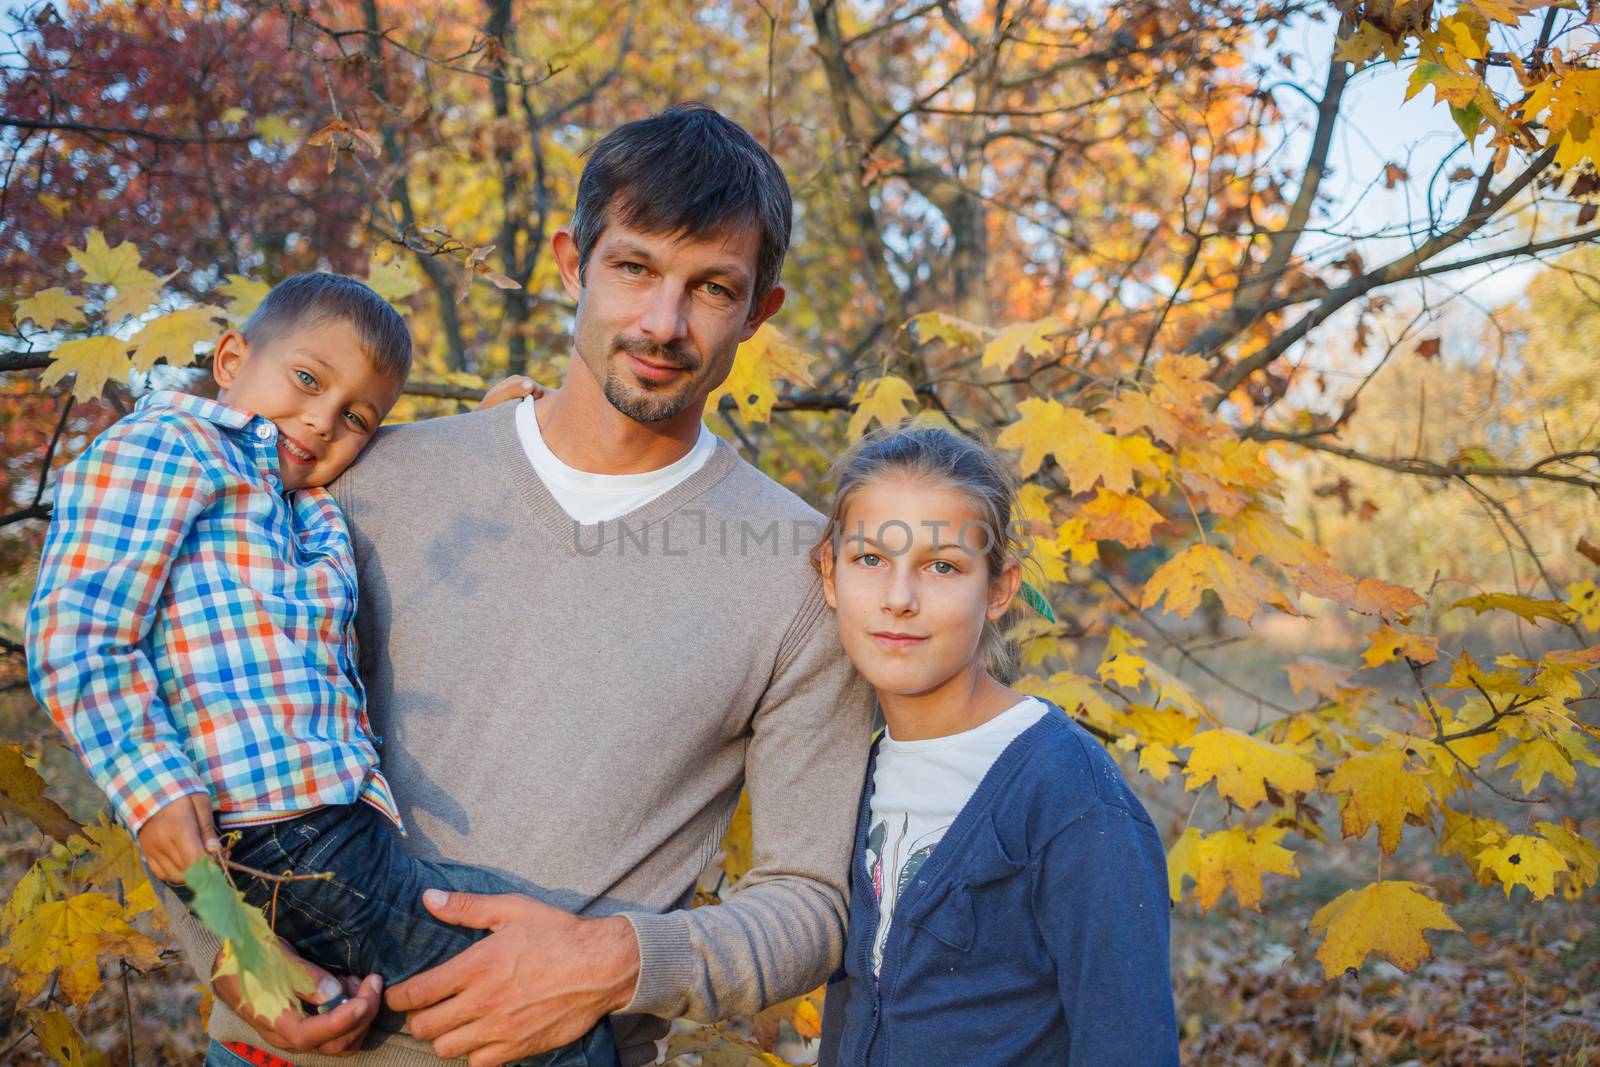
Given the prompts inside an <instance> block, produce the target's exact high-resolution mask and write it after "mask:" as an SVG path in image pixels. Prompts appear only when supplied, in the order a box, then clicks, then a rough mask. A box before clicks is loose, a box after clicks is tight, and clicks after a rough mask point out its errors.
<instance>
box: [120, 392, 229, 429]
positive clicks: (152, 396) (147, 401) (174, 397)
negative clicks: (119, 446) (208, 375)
mask: <svg viewBox="0 0 1600 1067" xmlns="http://www.w3.org/2000/svg"><path fill="white" fill-rule="evenodd" d="M158 407H160V408H177V409H178V410H179V411H182V412H185V413H187V414H189V415H193V416H195V417H196V418H199V419H205V420H206V421H207V422H214V423H216V424H217V425H219V426H224V427H226V428H228V429H230V430H242V429H244V428H245V427H246V426H248V425H250V423H251V422H252V421H253V420H254V419H255V418H256V416H255V414H254V413H253V412H249V411H242V410H240V409H239V408H231V407H229V406H228V405H226V404H224V403H222V402H221V401H219V400H208V399H206V398H205V397H203V396H195V395H194V394H193V393H180V392H178V391H176V390H174V389H160V390H157V391H156V392H154V393H149V394H146V395H145V396H143V397H140V398H139V402H138V403H137V404H136V405H134V409H133V410H135V411H144V410H146V409H147V408H158Z"/></svg>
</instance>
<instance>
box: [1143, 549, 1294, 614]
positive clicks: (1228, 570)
mask: <svg viewBox="0 0 1600 1067" xmlns="http://www.w3.org/2000/svg"><path fill="white" fill-rule="evenodd" d="M1207 589H1210V590H1213V591H1214V592H1215V593H1216V594H1217V596H1218V597H1220V598H1221V600H1222V606H1223V608H1224V609H1225V610H1226V611H1227V612H1228V614H1229V615H1232V616H1234V617H1235V618H1238V619H1243V620H1244V621H1245V622H1249V621H1250V620H1251V619H1253V618H1255V616H1256V614H1257V613H1258V612H1260V611H1261V610H1262V609H1263V608H1265V607H1268V606H1271V607H1275V608H1277V609H1278V610H1280V611H1283V612H1286V613H1288V614H1290V615H1293V614H1296V612H1295V610H1294V609H1293V608H1292V607H1290V606H1289V602H1288V600H1287V599H1285V597H1284V595H1283V594H1282V593H1281V592H1280V591H1278V590H1277V589H1276V588H1274V587H1273V585H1272V583H1270V582H1269V581H1267V579H1266V577H1265V576H1263V575H1262V574H1261V573H1259V572H1258V571H1256V570H1255V569H1254V568H1252V567H1251V566H1250V564H1248V563H1246V562H1245V561H1244V560H1242V559H1240V558H1239V557H1238V556H1236V555H1234V554H1233V553H1232V552H1229V551H1227V550H1226V549H1221V548H1217V547H1216V546H1215V545H1206V544H1200V545H1190V546H1189V547H1188V548H1186V549H1184V550H1183V551H1182V552H1180V553H1178V554H1177V555H1176V556H1173V557H1172V558H1171V559H1169V560H1167V562H1165V563H1163V564H1162V565H1161V566H1160V567H1157V568H1156V572H1155V573H1154V574H1152V575H1151V576H1150V580H1149V581H1147V582H1145V585H1144V594H1143V596H1142V598H1141V601H1140V605H1139V606H1140V607H1141V608H1153V607H1155V605H1156V603H1157V601H1159V600H1160V599H1161V598H1162V597H1166V599H1167V610H1168V611H1170V612H1173V613H1174V614H1176V615H1180V616H1182V617H1183V618H1186V619H1187V618H1188V617H1189V616H1190V615H1192V614H1193V613H1194V609H1195V608H1197V607H1199V606H1200V598H1201V594H1202V593H1204V592H1205V591H1206V590H1207Z"/></svg>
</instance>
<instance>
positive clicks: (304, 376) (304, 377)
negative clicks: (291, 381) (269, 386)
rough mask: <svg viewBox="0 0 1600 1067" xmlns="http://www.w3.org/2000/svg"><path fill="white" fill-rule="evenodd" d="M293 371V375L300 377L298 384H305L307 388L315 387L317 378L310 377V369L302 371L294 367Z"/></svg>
mask: <svg viewBox="0 0 1600 1067" xmlns="http://www.w3.org/2000/svg"><path fill="white" fill-rule="evenodd" d="M294 373H295V377H297V378H299V379H300V384H301V385H304V386H306V387H308V388H311V389H315V388H316V387H317V379H316V378H314V377H312V375H311V372H310V371H303V370H299V369H296V370H295V372H294Z"/></svg>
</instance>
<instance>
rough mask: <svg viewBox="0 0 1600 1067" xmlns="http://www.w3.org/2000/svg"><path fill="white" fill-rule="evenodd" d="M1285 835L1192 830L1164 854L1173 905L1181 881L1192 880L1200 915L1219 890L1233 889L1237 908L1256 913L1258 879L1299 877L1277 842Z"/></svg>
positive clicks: (1263, 830)
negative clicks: (1285, 876) (1263, 876)
mask: <svg viewBox="0 0 1600 1067" xmlns="http://www.w3.org/2000/svg"><path fill="white" fill-rule="evenodd" d="M1286 833H1288V830H1287V828H1285V827H1281V826H1258V827H1256V828H1255V829H1253V830H1246V829H1245V828H1243V827H1239V826H1235V827H1230V828H1229V829H1226V830H1219V831H1217V832H1216V833H1214V834H1206V833H1204V832H1203V831H1201V830H1198V829H1196V828H1195V827H1193V826H1191V827H1189V828H1188V829H1186V830H1184V832H1183V836H1182V837H1180V838H1178V841H1177V843H1176V844H1174V845H1173V846H1172V851H1170V852H1169V853H1167V883H1168V889H1169V890H1170V892H1171V894H1172V902H1173V903H1174V904H1176V903H1178V901H1179V899H1180V898H1181V896H1182V887H1183V882H1184V880H1185V879H1187V878H1192V879H1194V882H1195V889H1196V893H1197V896H1198V899H1199V902H1200V910H1201V911H1210V910H1211V908H1212V906H1213V905H1214V904H1216V902H1217V901H1218V900H1219V899H1220V898H1221V896H1222V894H1223V891H1224V890H1226V889H1228V888H1230V887H1231V888H1232V889H1233V894H1234V896H1235V897H1237V898H1238V900H1239V906H1240V907H1242V908H1249V909H1250V910H1251V911H1257V912H1258V911H1260V910H1261V896H1262V886H1261V876H1262V875H1263V874H1283V875H1287V876H1289V877H1290V878H1299V877H1300V872H1299V871H1297V870H1295V867H1294V853H1293V852H1291V851H1289V850H1288V849H1286V848H1284V847H1283V846H1282V845H1280V844H1279V843H1278V842H1279V841H1281V840H1282V839H1283V835H1284V834H1286Z"/></svg>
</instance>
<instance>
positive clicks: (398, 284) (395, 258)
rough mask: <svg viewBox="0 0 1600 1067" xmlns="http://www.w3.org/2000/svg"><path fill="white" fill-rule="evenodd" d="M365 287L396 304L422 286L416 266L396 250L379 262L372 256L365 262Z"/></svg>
mask: <svg viewBox="0 0 1600 1067" xmlns="http://www.w3.org/2000/svg"><path fill="white" fill-rule="evenodd" d="M367 288H369V289H371V290H372V291H373V292H375V293H377V294H378V295H379V296H381V297H383V298H384V299H385V300H387V301H389V303H391V304H398V303H400V302H401V301H402V300H404V299H406V298H407V297H409V296H412V295H414V294H415V293H416V292H417V291H418V290H420V289H421V288H422V279H421V278H419V277H417V270H416V266H415V265H414V264H413V263H412V261H411V258H410V257H409V256H407V255H405V254H404V253H401V252H396V253H395V254H394V255H392V256H390V257H389V258H388V259H387V260H385V261H384V262H382V263H380V262H378V260H377V258H376V257H374V258H373V259H371V260H370V261H369V262H368V264H367Z"/></svg>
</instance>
